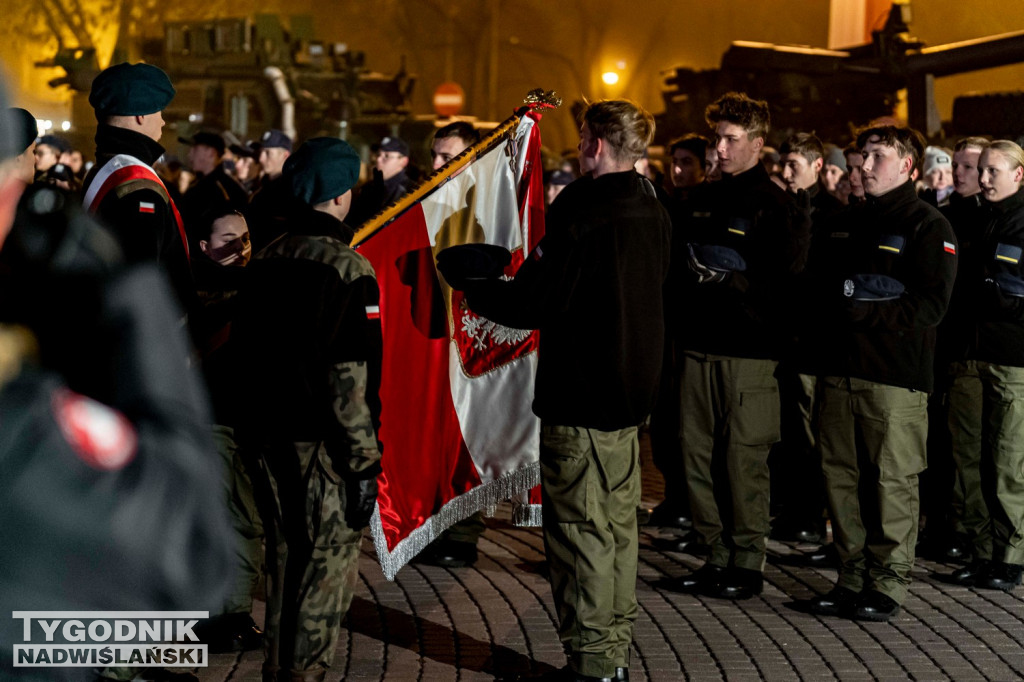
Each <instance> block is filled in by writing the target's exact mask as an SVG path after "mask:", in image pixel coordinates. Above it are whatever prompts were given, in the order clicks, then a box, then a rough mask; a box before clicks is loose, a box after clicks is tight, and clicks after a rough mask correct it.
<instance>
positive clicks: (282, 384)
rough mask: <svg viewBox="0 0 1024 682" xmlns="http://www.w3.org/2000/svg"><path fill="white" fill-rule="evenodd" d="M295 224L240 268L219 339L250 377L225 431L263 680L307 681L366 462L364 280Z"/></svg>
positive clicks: (330, 230)
mask: <svg viewBox="0 0 1024 682" xmlns="http://www.w3.org/2000/svg"><path fill="white" fill-rule="evenodd" d="M301 221H302V222H301V223H299V224H300V225H301V227H294V228H293V229H292V231H291V232H290V233H289V234H287V235H285V236H284V237H282V238H280V239H278V240H277V241H275V242H274V243H272V244H271V245H270V246H268V247H267V248H266V249H264V250H263V251H262V252H260V254H258V256H257V258H256V259H255V260H254V261H253V262H252V263H251V264H250V265H249V267H248V270H249V274H250V279H249V282H248V283H247V285H246V287H245V289H244V290H243V292H242V294H241V295H242V301H241V302H240V310H239V315H238V317H237V318H236V321H235V325H234V330H233V335H234V340H235V342H236V343H237V344H238V350H239V354H240V356H241V358H242V362H243V363H244V364H245V365H247V366H249V367H252V368H254V369H255V368H258V369H259V372H256V371H253V372H250V374H249V376H248V377H246V378H245V379H243V381H242V385H241V393H240V394H241V395H242V396H243V401H242V413H241V416H240V417H239V421H240V425H239V428H238V432H239V439H240V442H241V443H242V444H243V448H246V449H249V448H251V449H252V452H253V453H254V454H256V455H257V459H258V466H257V472H256V473H255V475H254V479H255V480H254V481H253V483H254V488H255V492H256V497H257V503H258V505H259V509H260V515H261V516H262V517H263V521H264V526H265V532H266V538H267V573H268V575H267V618H266V625H265V637H266V644H267V659H266V663H265V664H264V679H267V680H274V679H292V680H320V679H323V676H324V674H325V673H326V671H327V669H328V668H329V667H330V665H331V661H332V659H333V656H334V649H335V647H336V645H337V641H338V636H339V634H340V629H341V620H342V618H344V616H345V613H346V611H347V610H348V607H349V604H350V603H351V600H352V594H353V589H354V586H355V581H356V577H357V558H358V553H359V541H360V537H361V531H362V528H363V526H365V525H366V522H367V518H368V516H364V517H360V515H355V516H353V514H352V513H351V512H352V507H353V504H354V503H356V502H357V501H358V500H357V496H358V495H359V491H358V485H360V483H361V482H372V481H373V479H375V477H376V475H377V473H378V472H379V460H380V448H379V444H378V442H377V438H376V425H377V418H378V415H379V413H380V411H379V404H378V399H377V386H378V384H379V372H380V352H381V351H380V346H381V340H380V325H379V322H378V321H377V319H376V317H375V315H374V314H373V312H372V311H375V309H376V305H377V298H378V292H377V285H376V280H375V278H374V273H373V269H372V268H371V266H370V264H369V263H368V262H367V261H366V259H365V258H363V257H362V256H360V255H358V254H356V253H355V251H353V250H352V249H351V248H349V247H348V246H347V245H346V244H344V243H343V242H342V241H341V240H340V239H338V237H337V235H339V234H342V232H343V228H344V226H343V224H342V223H340V222H339V221H337V220H336V219H334V218H332V217H331V216H328V215H327V214H325V213H319V212H317V211H312V210H310V211H309V212H308V213H307V214H304V215H302V216H301ZM371 501H372V500H371ZM371 509H372V507H371ZM289 675H290V677H288V676H289Z"/></svg>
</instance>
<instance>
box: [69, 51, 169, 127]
mask: <svg viewBox="0 0 1024 682" xmlns="http://www.w3.org/2000/svg"><path fill="white" fill-rule="evenodd" d="M172 99H174V86H173V85H171V79H170V78H168V77H167V74H166V73H164V72H163V71H162V70H161V69H158V68H157V67H155V66H153V65H151V64H129V63H128V62H124V63H122V64H117V65H116V66H111V67H110V68H107V69H104V70H103V71H101V72H100V75H98V76H96V78H95V79H94V80H93V82H92V90H91V91H90V92H89V104H91V105H92V108H93V109H95V110H96V117H97V118H101V117H103V116H146V115H148V114H155V113H156V112H158V111H163V110H164V109H166V108H167V105H168V104H170V103H171V100H172Z"/></svg>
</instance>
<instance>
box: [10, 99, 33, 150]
mask: <svg viewBox="0 0 1024 682" xmlns="http://www.w3.org/2000/svg"><path fill="white" fill-rule="evenodd" d="M7 118H8V121H7V125H9V126H10V127H11V134H12V135H13V138H14V139H13V142H14V146H15V148H16V149H17V150H18V152H17V153H18V154H20V153H22V152H23V151H25V150H26V149H28V148H29V145H31V144H32V143H33V142H34V141H35V139H36V138H37V137H39V126H38V125H37V124H36V117H35V116H33V115H32V114H30V113H29V112H27V111H25V110H24V109H19V108H18V107H11V108H10V109H8V110H7Z"/></svg>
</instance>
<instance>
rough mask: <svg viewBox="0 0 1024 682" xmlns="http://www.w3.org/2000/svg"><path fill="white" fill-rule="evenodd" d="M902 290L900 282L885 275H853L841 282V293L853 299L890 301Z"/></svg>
mask: <svg viewBox="0 0 1024 682" xmlns="http://www.w3.org/2000/svg"><path fill="white" fill-rule="evenodd" d="M903 290H904V286H903V284H902V282H900V281H899V280H898V279H893V278H892V277H887V276H885V275H854V276H853V277H851V278H850V279H848V280H846V281H845V282H843V294H844V295H845V296H846V297H848V298H852V299H853V300H855V301H892V300H894V299H897V298H899V297H900V295H901V294H902V293H903Z"/></svg>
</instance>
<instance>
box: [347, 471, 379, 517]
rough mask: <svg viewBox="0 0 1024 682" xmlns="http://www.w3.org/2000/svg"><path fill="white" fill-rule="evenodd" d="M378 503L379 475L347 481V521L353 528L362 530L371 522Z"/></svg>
mask: <svg viewBox="0 0 1024 682" xmlns="http://www.w3.org/2000/svg"><path fill="white" fill-rule="evenodd" d="M376 504H377V477H376V476H371V477H370V478H364V479H360V480H355V481H351V480H347V479H346V481H345V522H346V523H348V526H349V528H351V529H352V530H362V529H363V528H366V526H368V525H369V523H370V517H371V516H373V508H374V506H376Z"/></svg>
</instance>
